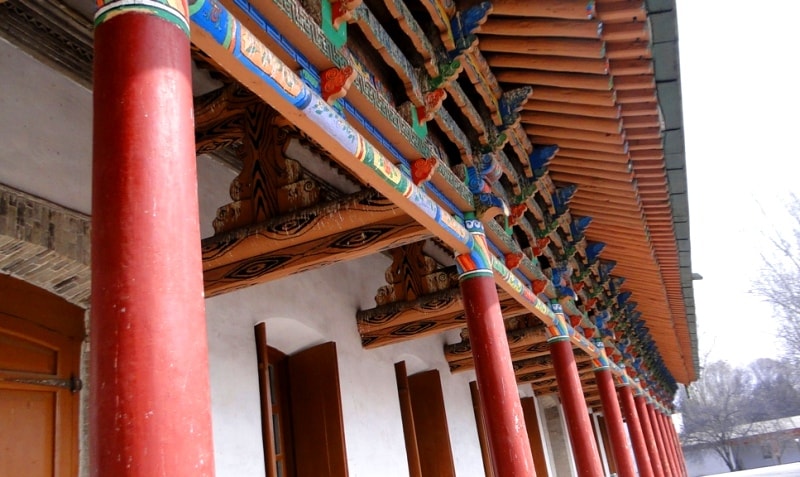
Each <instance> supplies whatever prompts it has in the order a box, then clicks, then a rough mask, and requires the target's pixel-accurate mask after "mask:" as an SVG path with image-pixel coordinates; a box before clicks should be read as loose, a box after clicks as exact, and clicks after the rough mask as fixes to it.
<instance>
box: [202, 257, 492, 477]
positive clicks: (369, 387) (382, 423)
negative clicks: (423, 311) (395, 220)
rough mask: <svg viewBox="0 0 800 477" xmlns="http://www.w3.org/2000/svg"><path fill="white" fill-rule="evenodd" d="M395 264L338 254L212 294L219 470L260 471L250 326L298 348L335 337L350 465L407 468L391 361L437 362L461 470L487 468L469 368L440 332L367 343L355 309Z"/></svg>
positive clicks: (289, 348)
mask: <svg viewBox="0 0 800 477" xmlns="http://www.w3.org/2000/svg"><path fill="white" fill-rule="evenodd" d="M388 265H389V260H388V259H387V258H386V257H384V256H380V255H378V256H372V257H367V258H364V259H361V260H358V261H352V262H345V263H339V264H336V265H333V266H330V267H327V268H324V269H321V270H316V271H312V272H307V273H305V274H303V275H295V276H291V277H287V278H285V279H282V280H278V281H275V282H270V283H266V284H263V285H258V286H255V287H251V288H248V289H244V290H240V291H237V292H234V293H229V294H226V295H222V296H220V297H214V298H211V299H209V300H207V301H206V306H207V316H208V336H209V351H210V370H211V392H212V409H213V419H214V446H215V450H216V458H217V463H216V464H217V475H218V476H231V477H233V476H236V477H246V476H253V477H255V476H259V477H260V476H262V475H263V469H262V467H263V464H262V463H263V457H262V451H261V427H260V420H259V419H258V416H259V415H260V408H259V397H258V380H257V374H256V373H257V368H256V354H255V345H254V338H253V326H255V324H256V323H258V322H261V321H264V322H266V324H267V335H268V340H269V342H270V344H273V345H276V347H278V348H279V349H281V350H282V351H284V352H287V353H292V352H295V351H297V350H300V349H303V348H306V347H308V346H311V345H314V344H318V343H322V342H324V341H335V342H336V345H337V351H338V360H339V377H340V385H341V395H342V412H343V416H344V424H345V440H346V444H347V455H348V466H349V470H350V475H351V476H352V477H357V476H363V477H373V476H386V477H391V476H405V475H408V466H407V463H406V454H405V446H404V440H403V427H402V421H401V416H400V405H399V401H398V397H397V385H396V381H395V375H394V363H395V362H397V361H400V360H405V361H406V362H407V363H408V365H409V368H410V369H409V373H413V372H415V371H420V370H422V369H433V368H437V369H439V371H440V374H441V378H442V388H443V392H444V399H445V409H446V412H447V417H448V425H449V430H450V439H451V444H452V448H453V456H454V460H455V464H456V470H457V474H458V475H459V476H479V475H482V474H483V467H482V463H481V453H480V447H479V443H478V438H477V430H476V427H475V419H474V416H473V411H472V401H471V398H470V394H469V380H470V379H474V377H473V376H472V374H471V373H464V374H458V375H451V374H450V371H449V370H448V368H447V364H446V362H445V360H444V355H443V353H442V345H443V343H444V341H443V337H442V336H433V337H429V338H424V339H420V340H417V341H414V342H411V343H404V344H399V345H392V346H388V347H385V348H379V349H376V350H365V349H363V348H362V347H361V341H360V337H359V335H358V332H357V329H356V321H355V314H356V310H357V309H358V307H359V306H362V307H368V306H369V307H371V306H374V305H373V304H370V303H369V302H370V300H372V295H374V293H375V290H376V289H377V287H378V286H379V285H380V284H382V283H383V271H384V270H385V268H386V267H387V266H388Z"/></svg>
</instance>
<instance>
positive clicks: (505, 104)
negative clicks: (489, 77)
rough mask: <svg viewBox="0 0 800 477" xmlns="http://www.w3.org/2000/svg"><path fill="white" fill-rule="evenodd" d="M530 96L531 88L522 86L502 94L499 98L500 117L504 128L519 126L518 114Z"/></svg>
mask: <svg viewBox="0 0 800 477" xmlns="http://www.w3.org/2000/svg"><path fill="white" fill-rule="evenodd" d="M532 94H533V87H531V86H523V87H522V88H517V89H512V90H511V91H507V92H505V93H503V96H502V97H501V98H500V117H501V118H502V120H503V125H504V126H505V127H507V128H513V127H516V126H517V125H519V122H520V115H519V112H520V111H521V110H522V107H523V106H524V105H525V103H526V102H527V101H528V99H529V98H530V97H531V95H532Z"/></svg>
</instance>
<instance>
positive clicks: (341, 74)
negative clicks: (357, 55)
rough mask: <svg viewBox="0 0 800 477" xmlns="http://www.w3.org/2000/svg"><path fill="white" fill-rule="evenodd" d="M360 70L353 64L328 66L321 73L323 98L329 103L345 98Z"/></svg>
mask: <svg viewBox="0 0 800 477" xmlns="http://www.w3.org/2000/svg"><path fill="white" fill-rule="evenodd" d="M357 75H358V72H357V71H356V70H355V69H354V68H353V67H352V66H345V67H344V68H328V69H327V70H324V71H322V72H321V73H320V83H321V85H320V90H321V93H322V99H323V100H325V102H326V103H328V104H333V103H335V102H336V101H337V100H338V99H341V98H344V97H345V95H347V91H348V90H349V89H350V86H351V85H352V84H353V81H355V79H356V76H357Z"/></svg>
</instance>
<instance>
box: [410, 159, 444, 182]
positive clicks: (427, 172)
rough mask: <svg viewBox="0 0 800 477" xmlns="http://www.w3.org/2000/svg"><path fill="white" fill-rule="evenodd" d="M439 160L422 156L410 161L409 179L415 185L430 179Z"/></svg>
mask: <svg viewBox="0 0 800 477" xmlns="http://www.w3.org/2000/svg"><path fill="white" fill-rule="evenodd" d="M438 165H439V161H438V160H437V159H436V158H435V157H424V158H422V159H417V160H416V161H414V162H412V163H411V180H413V181H414V184H415V185H420V184H422V183H423V182H428V181H429V180H431V178H432V177H433V175H434V174H435V173H436V168H437V167H438Z"/></svg>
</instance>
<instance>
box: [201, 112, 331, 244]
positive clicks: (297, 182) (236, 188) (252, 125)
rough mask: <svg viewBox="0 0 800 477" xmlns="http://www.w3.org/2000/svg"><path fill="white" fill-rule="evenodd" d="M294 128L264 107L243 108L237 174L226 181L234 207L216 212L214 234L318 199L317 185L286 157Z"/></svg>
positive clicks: (258, 220) (230, 206)
mask: <svg viewBox="0 0 800 477" xmlns="http://www.w3.org/2000/svg"><path fill="white" fill-rule="evenodd" d="M291 137H299V134H298V133H297V131H296V129H295V128H294V127H293V126H291V125H290V124H289V122H288V121H287V120H286V119H285V118H283V117H282V116H281V115H279V114H278V113H277V112H276V111H275V110H274V109H272V108H271V107H269V106H268V105H266V104H264V103H260V102H259V103H254V104H251V105H249V106H248V107H247V108H245V111H244V131H243V133H242V145H241V146H240V147H239V149H238V151H237V153H238V154H239V157H240V158H241V160H242V164H243V167H242V170H241V172H240V173H239V175H238V176H236V178H234V180H233V181H232V182H231V186H230V196H231V199H233V202H232V203H230V204H227V205H225V206H222V207H220V208H219V209H218V210H217V218H216V219H215V220H214V230H215V231H216V233H221V232H225V231H230V230H233V229H236V228H239V227H242V226H245V225H252V224H257V223H259V222H263V221H265V220H267V219H268V218H271V217H275V216H278V215H281V214H286V213H288V212H292V211H295V210H299V209H302V208H305V207H309V206H312V205H314V204H316V203H317V202H319V200H320V188H319V184H317V182H316V181H314V180H312V179H307V178H304V177H302V175H301V167H300V165H299V164H298V163H297V162H296V161H294V160H291V159H289V158H287V157H286V155H285V152H286V148H287V147H288V145H289V139H290V138H291Z"/></svg>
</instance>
